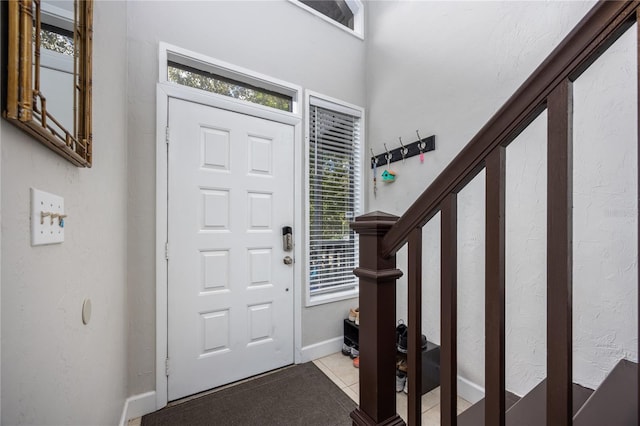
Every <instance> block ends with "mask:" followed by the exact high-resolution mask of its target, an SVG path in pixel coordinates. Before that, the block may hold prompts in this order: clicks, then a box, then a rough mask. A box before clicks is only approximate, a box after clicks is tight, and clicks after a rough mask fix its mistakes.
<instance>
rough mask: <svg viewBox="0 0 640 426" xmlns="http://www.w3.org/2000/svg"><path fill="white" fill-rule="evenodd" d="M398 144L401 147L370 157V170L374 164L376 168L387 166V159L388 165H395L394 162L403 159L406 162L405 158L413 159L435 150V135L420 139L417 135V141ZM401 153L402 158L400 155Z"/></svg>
mask: <svg viewBox="0 0 640 426" xmlns="http://www.w3.org/2000/svg"><path fill="white" fill-rule="evenodd" d="M416 133H417V132H416ZM400 144H401V145H400V147H398V148H395V149H392V150H387V151H386V152H383V153H382V154H377V155H373V156H372V157H371V168H373V167H374V165H376V164H377V165H378V166H385V165H386V164H387V159H388V160H389V163H395V162H396V161H401V160H402V159H403V158H404V159H405V160H406V159H407V158H411V157H415V156H416V155H419V154H420V153H421V152H422V153H425V152H429V151H433V150H435V149H436V137H435V135H432V136H429V137H428V138H421V137H420V135H418V140H417V141H415V142H411V143H409V144H406V145H404V144H403V143H402V140H400ZM385 148H386V144H385ZM403 153H404V156H403V155H402V154H403ZM372 154H373V152H372ZM387 157H388V158H387Z"/></svg>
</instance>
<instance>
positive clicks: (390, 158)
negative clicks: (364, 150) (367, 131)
mask: <svg viewBox="0 0 640 426" xmlns="http://www.w3.org/2000/svg"><path fill="white" fill-rule="evenodd" d="M383 145H384V150H385V151H387V155H386V156H385V158H386V159H387V167H388V166H389V162H390V161H391V160H392V159H393V154H392V153H390V152H389V148H387V144H386V143H383Z"/></svg>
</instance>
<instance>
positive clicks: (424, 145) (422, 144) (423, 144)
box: [416, 130, 427, 151]
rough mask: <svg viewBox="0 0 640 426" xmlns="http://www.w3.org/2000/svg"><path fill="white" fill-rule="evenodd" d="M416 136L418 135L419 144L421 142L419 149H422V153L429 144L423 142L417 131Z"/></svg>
mask: <svg viewBox="0 0 640 426" xmlns="http://www.w3.org/2000/svg"><path fill="white" fill-rule="evenodd" d="M416 135H418V142H419V143H418V148H420V151H422V150H424V149H425V148H426V146H427V143H426V142H423V141H422V138H421V137H420V132H418V131H417V130H416Z"/></svg>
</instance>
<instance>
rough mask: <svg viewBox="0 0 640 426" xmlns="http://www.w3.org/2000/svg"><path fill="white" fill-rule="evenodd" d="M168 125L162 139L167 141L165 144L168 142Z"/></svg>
mask: <svg viewBox="0 0 640 426" xmlns="http://www.w3.org/2000/svg"><path fill="white" fill-rule="evenodd" d="M169 135H170V133H169V126H167V127H166V128H165V132H164V141H165V142H166V143H167V145H168V144H169Z"/></svg>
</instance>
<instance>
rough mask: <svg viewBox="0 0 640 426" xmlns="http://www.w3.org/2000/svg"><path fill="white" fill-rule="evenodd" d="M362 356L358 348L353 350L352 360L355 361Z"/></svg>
mask: <svg viewBox="0 0 640 426" xmlns="http://www.w3.org/2000/svg"><path fill="white" fill-rule="evenodd" d="M358 356H360V351H359V350H357V349H356V348H351V359H355V358H357V357H358Z"/></svg>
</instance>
